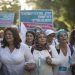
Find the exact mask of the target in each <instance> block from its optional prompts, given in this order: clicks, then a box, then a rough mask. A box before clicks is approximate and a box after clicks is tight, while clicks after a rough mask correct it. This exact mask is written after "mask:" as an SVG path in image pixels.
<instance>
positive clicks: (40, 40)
mask: <svg viewBox="0 0 75 75" xmlns="http://www.w3.org/2000/svg"><path fill="white" fill-rule="evenodd" d="M38 42H39V44H41V45H44V44H45V43H46V36H45V35H44V34H40V35H39V37H38Z"/></svg>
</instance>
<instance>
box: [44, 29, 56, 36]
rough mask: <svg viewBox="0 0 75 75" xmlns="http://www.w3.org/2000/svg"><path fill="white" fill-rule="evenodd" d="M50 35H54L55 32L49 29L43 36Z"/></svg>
mask: <svg viewBox="0 0 75 75" xmlns="http://www.w3.org/2000/svg"><path fill="white" fill-rule="evenodd" d="M52 33H55V32H54V31H53V30H51V29H48V30H46V31H45V34H46V35H47V36H48V35H50V34H52Z"/></svg>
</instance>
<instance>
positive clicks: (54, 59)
mask: <svg viewBox="0 0 75 75" xmlns="http://www.w3.org/2000/svg"><path fill="white" fill-rule="evenodd" d="M50 47H51V50H52V58H51V59H52V64H56V65H57V64H62V63H63V61H64V58H63V57H61V56H60V55H59V54H58V53H57V50H56V48H55V47H54V46H50Z"/></svg>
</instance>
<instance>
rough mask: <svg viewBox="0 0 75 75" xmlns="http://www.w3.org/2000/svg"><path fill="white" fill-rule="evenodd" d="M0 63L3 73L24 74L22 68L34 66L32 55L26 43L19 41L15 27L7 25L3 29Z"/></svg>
mask: <svg viewBox="0 0 75 75" xmlns="http://www.w3.org/2000/svg"><path fill="white" fill-rule="evenodd" d="M0 63H1V64H2V65H1V66H2V68H3V72H4V75H24V69H26V70H32V69H33V68H34V67H35V61H34V59H33V56H32V54H31V53H30V51H29V49H28V47H27V45H25V44H22V43H21V39H20V37H19V33H18V31H17V29H16V28H12V27H8V28H6V29H5V31H4V38H3V41H2V47H1V48H0Z"/></svg>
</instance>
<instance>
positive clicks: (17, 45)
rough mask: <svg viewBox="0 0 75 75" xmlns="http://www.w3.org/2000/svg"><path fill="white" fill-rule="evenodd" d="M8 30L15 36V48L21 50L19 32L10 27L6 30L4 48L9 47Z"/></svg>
mask: <svg viewBox="0 0 75 75" xmlns="http://www.w3.org/2000/svg"><path fill="white" fill-rule="evenodd" d="M8 30H9V31H11V32H12V35H13V38H14V46H15V48H20V43H21V38H20V36H19V32H18V30H17V28H14V27H8V28H6V29H5V30H4V38H3V41H2V47H3V48H5V47H6V46H9V44H8V42H7V41H6V38H5V36H6V32H7V31H8Z"/></svg>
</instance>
